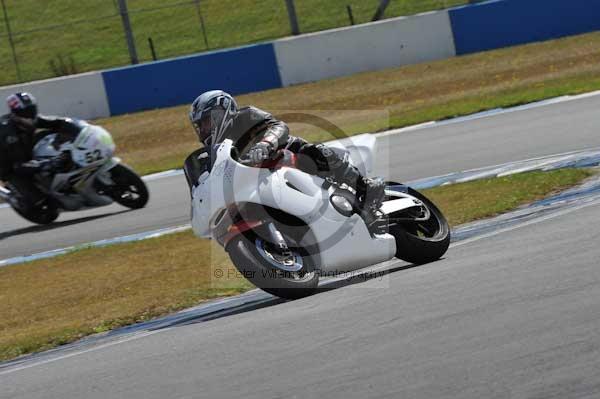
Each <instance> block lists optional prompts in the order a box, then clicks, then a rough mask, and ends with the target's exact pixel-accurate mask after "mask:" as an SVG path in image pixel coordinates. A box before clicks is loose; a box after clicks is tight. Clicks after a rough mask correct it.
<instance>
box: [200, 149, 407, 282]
mask: <svg viewBox="0 0 600 399" xmlns="http://www.w3.org/2000/svg"><path fill="white" fill-rule="evenodd" d="M360 144H361V145H355V146H352V147H350V148H349V150H350V152H351V159H352V160H354V159H359V160H362V163H361V164H362V168H364V169H365V170H368V169H370V165H371V164H372V151H373V147H374V139H373V142H370V141H369V140H367V139H364V141H361V142H360ZM231 150H232V142H231V140H225V142H223V143H222V144H221V145H220V147H219V148H218V150H217V153H216V160H215V162H214V165H213V168H212V171H211V173H210V174H209V173H205V174H204V175H203V176H200V178H199V180H198V186H197V187H195V188H194V190H193V193H192V197H193V199H192V227H193V229H194V232H195V234H196V235H198V236H200V237H211V236H213V231H212V229H213V228H214V227H215V226H214V225H213V224H212V223H213V222H214V221H215V219H216V218H217V217H218V216H219V215H221V214H222V211H223V209H225V208H226V207H227V206H228V205H230V204H234V203H235V204H242V203H255V204H261V205H264V206H267V207H271V208H275V209H280V210H282V211H284V212H286V213H287V214H290V215H294V216H296V217H298V218H300V219H301V220H303V221H304V222H305V223H306V224H307V225H308V226H309V227H310V228H311V231H312V233H313V234H314V235H315V237H316V240H317V243H318V245H319V250H320V258H321V265H320V268H321V270H322V271H325V272H336V273H340V272H346V271H352V270H356V269H359V268H363V267H366V266H369V265H372V264H375V263H379V262H382V261H385V260H388V259H391V258H392V257H393V256H394V254H395V251H396V246H395V240H394V237H393V236H391V235H390V234H383V235H380V236H375V238H373V237H371V235H370V233H369V231H368V230H367V227H366V225H365V223H364V222H363V220H362V219H361V218H360V217H359V216H358V215H353V216H352V217H350V218H348V217H345V216H343V215H341V214H340V213H338V212H337V211H336V210H335V209H334V208H333V206H332V205H331V203H330V201H329V197H330V195H331V194H332V193H333V191H334V189H333V188H329V189H328V190H324V189H323V188H322V186H323V183H324V180H323V179H321V178H319V177H316V176H312V175H309V174H306V173H304V172H302V171H299V170H297V169H293V168H285V167H284V168H281V169H277V170H275V171H271V170H268V169H259V168H252V167H246V166H244V165H242V164H240V163H238V162H236V161H235V160H234V159H233V158H232V157H231ZM368 155H370V156H368Z"/></svg>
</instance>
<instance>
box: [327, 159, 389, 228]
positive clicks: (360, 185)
mask: <svg viewBox="0 0 600 399" xmlns="http://www.w3.org/2000/svg"><path fill="white" fill-rule="evenodd" d="M337 180H338V182H339V183H345V184H347V185H349V186H350V187H352V188H354V189H355V190H356V198H357V199H358V201H359V204H360V208H361V209H362V211H363V212H362V216H363V218H364V219H365V222H366V223H367V225H368V226H371V225H373V224H374V223H376V222H377V220H378V218H379V214H378V211H379V208H381V204H382V202H383V199H384V197H385V181H384V180H383V179H382V178H380V177H376V178H370V177H365V176H362V175H361V174H360V172H359V171H358V169H357V168H356V167H355V166H353V165H351V164H348V165H347V168H346V170H345V171H344V173H343V174H341V175H339V176H338V179H337Z"/></svg>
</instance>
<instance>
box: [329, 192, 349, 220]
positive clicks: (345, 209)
mask: <svg viewBox="0 0 600 399" xmlns="http://www.w3.org/2000/svg"><path fill="white" fill-rule="evenodd" d="M329 201H330V202H331V205H333V207H334V208H335V210H336V211H338V212H339V213H340V214H342V215H344V216H347V217H350V216H352V214H353V213H354V207H353V206H352V203H351V202H350V201H349V200H348V198H346V197H344V196H342V195H339V194H333V195H332V196H331V197H330V198H329Z"/></svg>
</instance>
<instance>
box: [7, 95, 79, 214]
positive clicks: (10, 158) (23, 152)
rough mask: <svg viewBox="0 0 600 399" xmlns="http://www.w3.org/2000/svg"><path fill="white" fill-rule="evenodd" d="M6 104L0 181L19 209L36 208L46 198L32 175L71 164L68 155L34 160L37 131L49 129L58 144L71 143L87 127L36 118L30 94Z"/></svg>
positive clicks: (71, 122)
mask: <svg viewBox="0 0 600 399" xmlns="http://www.w3.org/2000/svg"><path fill="white" fill-rule="evenodd" d="M7 104H8V108H9V110H10V113H8V114H7V115H4V116H1V117H0V181H3V182H5V184H6V185H7V186H8V187H9V188H10V189H11V191H13V192H15V193H16V194H17V195H18V196H19V201H20V205H21V206H22V207H24V208H30V207H35V206H37V205H38V204H40V203H41V202H42V201H44V199H45V196H44V195H43V193H42V192H41V191H40V189H39V188H37V187H36V185H35V184H34V182H33V178H34V175H35V174H37V173H48V174H50V173H53V172H56V171H59V170H61V169H62V168H63V167H65V165H66V164H67V163H68V162H69V161H70V158H69V157H68V154H62V155H61V156H59V157H56V158H54V159H50V160H45V161H37V160H33V159H32V157H33V147H34V145H35V143H36V142H37V140H38V137H37V135H36V131H37V130H38V129H48V130H51V131H52V132H53V133H57V134H59V136H60V137H59V140H57V142H64V141H71V140H74V138H75V137H76V136H77V135H78V134H79V132H81V130H82V129H83V128H84V127H85V126H86V123H85V122H83V121H78V120H75V119H70V118H56V117H45V116H41V115H38V110H37V103H36V100H35V98H34V97H33V96H32V95H31V94H29V93H16V94H13V95H11V96H9V97H8V98H7Z"/></svg>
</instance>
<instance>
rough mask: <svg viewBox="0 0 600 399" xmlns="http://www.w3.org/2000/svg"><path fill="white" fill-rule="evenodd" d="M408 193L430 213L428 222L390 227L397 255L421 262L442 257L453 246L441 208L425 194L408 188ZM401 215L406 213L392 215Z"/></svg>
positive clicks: (400, 223)
mask: <svg viewBox="0 0 600 399" xmlns="http://www.w3.org/2000/svg"><path fill="white" fill-rule="evenodd" d="M408 194H409V195H412V196H413V197H416V198H418V199H419V200H420V201H421V202H423V205H424V206H425V207H427V209H428V210H429V212H430V217H429V219H428V220H426V221H410V220H407V221H402V222H398V223H397V224H395V225H393V226H390V234H392V235H393V236H394V238H395V239H396V257H397V258H399V259H402V260H404V261H406V262H410V263H413V264H416V265H421V264H425V263H429V262H433V261H436V260H438V259H440V258H441V257H442V256H444V254H445V253H446V251H447V250H448V247H449V246H450V226H449V225H448V221H447V220H446V218H445V217H444V215H443V214H442V212H441V211H440V210H439V209H438V207H437V206H436V205H435V204H434V203H433V202H431V201H430V200H429V199H428V198H427V197H425V196H424V195H423V194H421V193H420V192H418V191H417V190H414V189H412V188H408ZM390 216H391V217H402V216H406V215H393V216H392V215H390Z"/></svg>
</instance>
